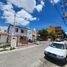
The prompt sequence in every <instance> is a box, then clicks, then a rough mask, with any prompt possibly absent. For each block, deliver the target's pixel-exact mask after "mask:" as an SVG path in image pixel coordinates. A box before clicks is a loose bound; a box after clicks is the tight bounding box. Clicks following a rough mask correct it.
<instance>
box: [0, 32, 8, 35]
mask: <svg viewBox="0 0 67 67" xmlns="http://www.w3.org/2000/svg"><path fill="white" fill-rule="evenodd" d="M0 35H8V33H7V32H0Z"/></svg>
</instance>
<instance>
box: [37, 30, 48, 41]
mask: <svg viewBox="0 0 67 67" xmlns="http://www.w3.org/2000/svg"><path fill="white" fill-rule="evenodd" d="M38 34H39V36H38V37H37V38H38V39H39V40H47V38H48V32H47V31H46V30H45V29H43V30H40V31H39V32H38Z"/></svg>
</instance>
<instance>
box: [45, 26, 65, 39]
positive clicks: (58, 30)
mask: <svg viewBox="0 0 67 67" xmlns="http://www.w3.org/2000/svg"><path fill="white" fill-rule="evenodd" d="M46 30H47V31H48V32H49V33H51V32H53V33H55V37H56V38H64V36H65V35H64V31H63V30H62V28H61V27H52V26H49V27H48V28H47V29H46Z"/></svg>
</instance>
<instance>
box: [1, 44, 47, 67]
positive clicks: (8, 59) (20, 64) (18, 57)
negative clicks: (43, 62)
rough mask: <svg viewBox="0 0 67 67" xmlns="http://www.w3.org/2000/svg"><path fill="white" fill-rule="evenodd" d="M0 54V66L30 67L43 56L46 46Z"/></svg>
mask: <svg viewBox="0 0 67 67" xmlns="http://www.w3.org/2000/svg"><path fill="white" fill-rule="evenodd" d="M46 45H47V44H46V43H45V44H42V45H40V46H35V47H32V48H28V49H24V50H19V51H14V52H8V53H3V54H0V67H30V66H31V65H32V64H33V63H35V62H36V61H38V60H39V59H40V58H41V57H43V50H44V46H46Z"/></svg>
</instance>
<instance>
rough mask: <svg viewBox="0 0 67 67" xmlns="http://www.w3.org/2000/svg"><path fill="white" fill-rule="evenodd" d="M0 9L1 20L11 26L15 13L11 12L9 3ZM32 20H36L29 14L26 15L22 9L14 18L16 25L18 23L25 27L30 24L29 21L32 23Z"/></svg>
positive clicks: (11, 8) (11, 7)
mask: <svg viewBox="0 0 67 67" xmlns="http://www.w3.org/2000/svg"><path fill="white" fill-rule="evenodd" d="M1 9H2V10H3V17H2V18H5V19H6V22H7V23H11V24H13V23H14V15H15V11H14V10H13V6H12V4H11V3H8V4H6V5H3V4H2V7H1ZM33 20H36V18H35V17H33V16H32V15H31V14H30V13H28V12H27V11H25V10H24V9H22V10H20V11H18V12H17V13H16V17H15V22H16V24H19V23H20V24H22V25H27V24H29V23H30V21H33Z"/></svg>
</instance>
